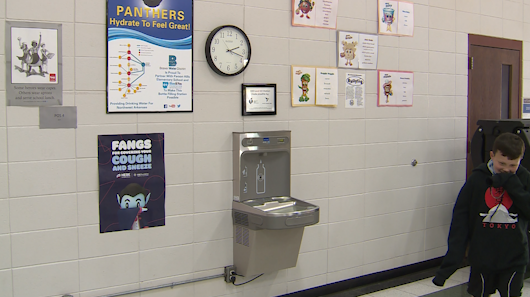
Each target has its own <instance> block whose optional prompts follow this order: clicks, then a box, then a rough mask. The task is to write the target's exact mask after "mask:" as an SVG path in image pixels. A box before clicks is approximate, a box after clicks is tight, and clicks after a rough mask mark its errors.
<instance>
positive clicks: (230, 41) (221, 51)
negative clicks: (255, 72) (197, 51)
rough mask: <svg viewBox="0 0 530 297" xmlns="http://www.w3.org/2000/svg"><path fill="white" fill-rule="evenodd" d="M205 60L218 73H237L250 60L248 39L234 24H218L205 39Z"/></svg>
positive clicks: (241, 70) (245, 66)
mask: <svg viewBox="0 0 530 297" xmlns="http://www.w3.org/2000/svg"><path fill="white" fill-rule="evenodd" d="M205 52H206V61H208V65H210V67H211V68H212V70H213V71H215V73H217V74H219V75H226V76H231V75H238V74H240V73H241V72H243V70H245V69H246V68H247V66H248V63H249V62H250V41H249V40H248V37H247V35H246V34H245V32H243V30H241V29H239V28H238V27H236V26H232V25H225V26H219V27H217V28H215V29H213V30H212V32H210V35H208V39H206V46H205Z"/></svg>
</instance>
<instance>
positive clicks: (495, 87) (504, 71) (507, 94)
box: [467, 35, 522, 176]
mask: <svg viewBox="0 0 530 297" xmlns="http://www.w3.org/2000/svg"><path fill="white" fill-rule="evenodd" d="M518 46H520V47H518ZM521 48H522V42H520V41H515V40H507V39H500V38H493V37H486V36H478V35H469V70H468V109H467V118H468V125H467V143H468V150H467V175H468V176H469V174H470V173H471V170H472V169H473V163H472V161H471V156H470V142H471V139H472V138H473V134H474V133H475V131H476V130H477V121H478V120H486V119H517V118H520V117H521V91H520V90H521V60H522V59H521Z"/></svg>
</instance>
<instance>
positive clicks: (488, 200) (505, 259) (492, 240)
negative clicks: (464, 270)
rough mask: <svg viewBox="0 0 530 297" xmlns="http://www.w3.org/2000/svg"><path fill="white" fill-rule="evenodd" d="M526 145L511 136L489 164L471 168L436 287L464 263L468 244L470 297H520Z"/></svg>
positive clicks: (527, 205)
mask: <svg viewBox="0 0 530 297" xmlns="http://www.w3.org/2000/svg"><path fill="white" fill-rule="evenodd" d="M524 147H525V145H524V142H523V140H522V139H521V138H520V137H519V136H517V135H516V134H513V133H503V134H501V135H499V136H498V137H497V138H496V139H495V142H494V143H493V148H492V151H491V152H490V157H491V159H490V160H489V162H488V163H487V164H481V165H479V166H478V167H477V168H475V169H473V172H472V174H471V176H469V178H468V180H467V181H466V183H465V184H464V186H463V187H462V189H461V190H460V193H459V194H458V198H457V200H456V203H455V206H454V209H453V218H452V221H451V227H450V229H449V238H448V240H447V243H448V250H447V254H446V255H445V257H444V259H443V261H442V265H441V267H440V268H439V269H438V271H437V272H436V276H435V278H434V279H433V283H434V284H435V285H437V286H443V285H444V283H445V281H446V280H447V278H449V277H450V276H451V275H452V274H453V273H454V272H455V271H456V270H457V269H458V268H460V266H461V264H462V260H463V259H464V256H465V253H466V249H467V248H468V245H469V252H468V260H469V263H470V267H471V273H470V275H469V283H468V289H467V291H468V293H469V294H471V295H473V296H474V297H484V296H490V294H493V293H495V290H499V293H500V295H501V296H502V297H513V296H521V291H522V288H523V282H524V274H525V271H526V265H527V264H528V239H527V232H528V221H529V219H530V192H529V191H528V190H529V189H530V172H528V170H526V168H524V167H522V166H519V164H520V162H521V159H522V158H523V154H524Z"/></svg>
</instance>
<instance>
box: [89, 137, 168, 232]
mask: <svg viewBox="0 0 530 297" xmlns="http://www.w3.org/2000/svg"><path fill="white" fill-rule="evenodd" d="M98 169H99V232H100V233H105V232H112V231H121V230H138V229H144V228H150V227H158V226H164V225H165V207H164V205H165V196H166V179H165V169H164V134H163V133H152V134H123V135H99V136H98Z"/></svg>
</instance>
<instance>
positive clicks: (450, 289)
mask: <svg viewBox="0 0 530 297" xmlns="http://www.w3.org/2000/svg"><path fill="white" fill-rule="evenodd" d="M468 277H469V267H465V268H462V269H460V270H458V271H457V272H455V274H453V275H452V276H451V277H450V278H449V279H448V280H447V281H446V282H445V285H444V287H437V286H435V285H434V284H433V283H432V277H428V278H426V279H422V280H419V281H416V282H413V283H409V284H405V285H401V286H397V287H393V288H390V289H386V290H382V291H378V292H374V293H370V294H366V295H361V296H360V297H418V296H422V297H460V296H462V297H468V296H470V295H469V294H468V293H467V292H466V289H467V286H466V283H467V280H468ZM524 285H525V287H524V288H523V297H530V279H526V281H525V284H524ZM491 296H492V297H499V296H500V295H499V293H498V292H496V293H495V294H494V295H491Z"/></svg>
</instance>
